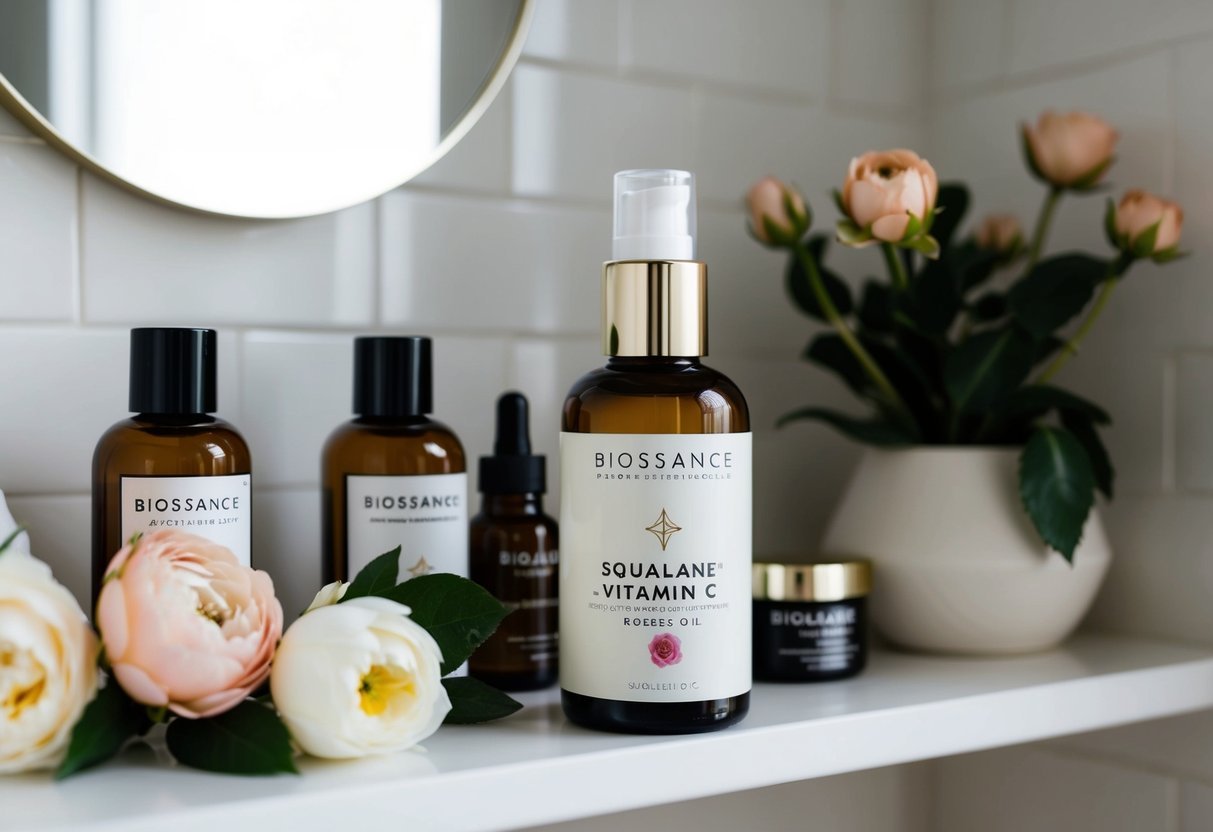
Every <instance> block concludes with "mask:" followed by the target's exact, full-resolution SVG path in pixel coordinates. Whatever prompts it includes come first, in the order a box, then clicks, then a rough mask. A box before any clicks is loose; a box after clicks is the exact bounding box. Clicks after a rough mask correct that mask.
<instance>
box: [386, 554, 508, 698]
mask: <svg viewBox="0 0 1213 832" xmlns="http://www.w3.org/2000/svg"><path fill="white" fill-rule="evenodd" d="M386 597H388V598H391V599H392V600H393V601H398V602H400V603H401V604H404V605H406V606H408V607H409V608H410V609H412V614H411V615H410V617H411V618H412V619H413V620H414V621H416V622H417V623H418V624H420V625H421V626H422V627H424V628H425V629H426V630H428V631H429V633H430V635H431V636H433V637H434V641H436V642H438V647H439V649H441V650H442V674H443V675H444V676H445V675H446V674H447V673H450V672H451V671H452V670H454V669H455V668H457V667H459V665H461V664H463V663H464V662H466V661H467V660H468V656H470V655H472V651H473V650H475V649H476V648H477V647H479V646H480V645H481V644H483V643H484V641H485V640H486V639H487V638H488V637H489V636H491V635H492V634H493V631H494V630H496V629H497V625H498V624H500V623H501V619H503V618H505V616H506V613H508V612H509V610H508V609H507V608H506V607H505V606H504V605H503V604H502V603H501V602H500V601H498V600H497V599H496V598H494V597H493V596H492V595H490V594H489V593H488V591H486V590H485V589H484V587H482V586H480V585H479V584H476V583H473V582H472V581H469V580H468V579H467V578H461V577H459V576H458V575H448V574H446V573H441V572H440V573H434V574H430V575H422V576H420V577H418V578H413V579H412V580H411V581H405V582H404V583H402V584H400V585H399V586H397V587H396V588H395V589H393V590H392V591H391V592H389V593H387V594H386Z"/></svg>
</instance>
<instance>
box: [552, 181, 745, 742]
mask: <svg viewBox="0 0 1213 832" xmlns="http://www.w3.org/2000/svg"><path fill="white" fill-rule="evenodd" d="M615 199H616V203H615V204H616V217H615V256H616V260H614V261H611V262H608V263H607V264H606V266H605V268H604V275H603V347H604V352H605V353H606V354H607V355H608V356H609V357H610V358H609V360H608V362H607V364H606V366H605V367H604V368H602V369H600V370H595V371H593V372H591V373H589V374H588V375H586V376H585V377H583V378H582V379H581V380H580V381H578V382H577V383H576V384H574V386H573V388H572V390H571V391H570V392H569V396H568V399H567V400H566V401H565V405H564V412H563V418H562V428H561V430H562V432H561V472H562V474H561V477H562V481H561V510H560V522H561V530H562V538H563V541H562V555H563V557H562V559H561V582H560V639H561V659H560V662H561V670H560V685H561V689H562V704H563V707H564V711H565V713H566V715H567V716H568V717H569V718H570V719H571V720H572V721H574V722H576V723H579V724H582V725H586V726H589V727H593V728H599V729H604V730H612V731H628V732H638V733H687V732H696V731H708V730H713V729H716V728H722V727H725V726H727V725H731V724H733V723H735V722H737V721H739V720H740V719H742V718H743V717H744V716H745V714H746V712H747V711H748V709H749V699H750V693H749V691H750V682H751V677H750V672H751V669H750V650H751V644H750V628H751V615H750V560H751V546H752V543H751V505H750V487H751V483H750V434H749V412H748V410H747V407H746V403H745V399H744V398H743V397H742V394H741V392H740V391H739V390H738V389H737V387H736V386H735V385H734V384H733V383H732V382H731V381H729V380H728V379H727V378H725V377H724V376H723V375H722V374H720V373H718V372H716V371H715V370H712V369H709V368H708V367H705V366H704V365H703V364H702V363H700V360H699V359H700V357H701V356H703V355H704V354H706V352H707V267H706V266H705V265H704V264H703V263H701V262H698V261H695V260H694V259H693V236H694V193H693V181H692V179H691V176H690V174H688V173H685V172H682V171H627V172H624V173H621V174H617V175H616V193H615Z"/></svg>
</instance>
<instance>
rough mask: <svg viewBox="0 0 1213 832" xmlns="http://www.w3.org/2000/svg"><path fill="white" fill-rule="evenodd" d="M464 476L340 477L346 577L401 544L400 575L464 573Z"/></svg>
mask: <svg viewBox="0 0 1213 832" xmlns="http://www.w3.org/2000/svg"><path fill="white" fill-rule="evenodd" d="M467 491H468V478H467V474H419V475H416V476H405V477H398V476H378V475H363V474H359V475H353V474H351V475H349V476H347V477H346V478H345V493H346V515H345V516H346V529H347V537H346V552H347V553H348V558H349V577H350V578H353V577H354V576H355V575H357V574H358V571H359V570H360V569H362V568H363V567H364V566H366V565H367V564H368V563H370V562H371V561H372V560H374V559H375V558H377V557H379V556H380V555H382V554H383V553H384V552H390V551H392V550H393V549H395V548H396V547H397V546H399V547H400V579H401V580H406V579H408V578H415V577H417V576H418V575H425V574H427V573H429V572H453V573H454V574H456V575H463V576H464V577H466V576H467V573H468V509H467V499H468V495H467Z"/></svg>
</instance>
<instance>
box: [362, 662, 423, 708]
mask: <svg viewBox="0 0 1213 832" xmlns="http://www.w3.org/2000/svg"><path fill="white" fill-rule="evenodd" d="M358 697H359V699H360V705H361V706H362V712H363V713H364V714H366V715H367V716H379V715H380V714H382V713H383V712H384V711H386V710H387V709H388V708H389V707H392V706H393V705H399V704H401V703H400V702H399V700H400V699H401V698H402V697H407V698H408V699H410V700H411V699H415V698H416V697H417V684H416V681H415V680H414V678H413V674H412V673H409V672H408V671H406V670H404V669H402V668H400V667H396V666H395V665H382V664H375V665H371V669H370V670H368V671H367V672H366V673H365V674H364V675H363V677H362V682H361V683H360V684H359V685H358Z"/></svg>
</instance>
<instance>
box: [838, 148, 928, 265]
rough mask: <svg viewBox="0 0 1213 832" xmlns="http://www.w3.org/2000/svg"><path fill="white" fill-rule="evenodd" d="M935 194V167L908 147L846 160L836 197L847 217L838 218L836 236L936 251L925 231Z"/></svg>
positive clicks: (845, 240)
mask: <svg viewBox="0 0 1213 832" xmlns="http://www.w3.org/2000/svg"><path fill="white" fill-rule="evenodd" d="M938 193H939V179H938V177H937V176H936V175H935V168H933V167H931V163H930V162H928V161H927V160H926V159H923V158H922V157H920V156H919V155H918V154H917V153H915V152H914V151H912V150H885V151H871V152H868V153H865V154H863V155H862V156H860V157H858V158H855V159H852V160H851V166H850V169H849V170H848V171H847V178H846V182H845V184H844V185H843V188H842V193H841V194H840V195H839V196H838V201H839V207H840V208H841V210H842V212H843V213H844V214H846V215H847V216H848V217H850V222H849V223H848V222H847V221H846V220H844V221H842V222H841V223H839V240H840V241H841V242H843V243H845V244H847V245H850V246H854V247H857V248H858V247H862V246H865V245H871V244H872V243H873V242H877V241H879V242H885V243H902V244H911V245H909V247H911V248H916V249H918V250H920V251H922V252H923V253H924V254H927V255H928V256H936V255H937V254H938V245H936V244H935V241H934V240H932V239H931V238H930V237H929V236H927V232H928V231H929V230H930V226H931V222H932V220H933V219H934V216H935V197H936V196H937V195H938Z"/></svg>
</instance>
